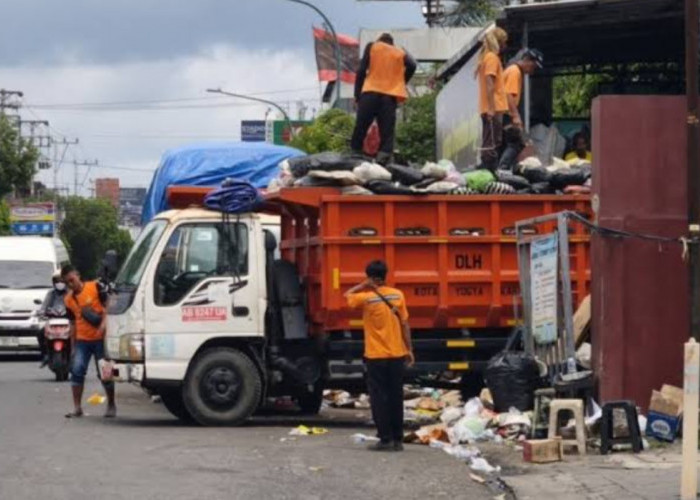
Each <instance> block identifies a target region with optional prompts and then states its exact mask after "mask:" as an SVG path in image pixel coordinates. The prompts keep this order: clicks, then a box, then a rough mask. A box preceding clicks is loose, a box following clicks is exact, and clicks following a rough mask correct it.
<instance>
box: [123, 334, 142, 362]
mask: <svg viewBox="0 0 700 500" xmlns="http://www.w3.org/2000/svg"><path fill="white" fill-rule="evenodd" d="M119 359H123V360H126V361H143V333H128V334H126V335H122V336H121V337H119Z"/></svg>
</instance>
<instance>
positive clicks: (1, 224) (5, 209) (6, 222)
mask: <svg viewBox="0 0 700 500" xmlns="http://www.w3.org/2000/svg"><path fill="white" fill-rule="evenodd" d="M11 232H12V231H11V228H10V206H9V205H8V204H7V202H5V201H1V200H0V236H9V235H10V234H11Z"/></svg>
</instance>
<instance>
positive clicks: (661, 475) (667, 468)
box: [492, 443, 681, 500]
mask: <svg viewBox="0 0 700 500" xmlns="http://www.w3.org/2000/svg"><path fill="white" fill-rule="evenodd" d="M498 455H499V456H498V458H495V459H494V460H495V461H496V463H500V464H501V465H502V467H503V474H502V477H503V479H504V480H505V482H506V483H507V484H508V485H510V486H511V487H512V488H513V489H514V490H515V493H516V495H517V498H518V500H535V499H537V500H542V499H551V500H554V499H556V500H608V499H611V500H633V499H634V500H639V499H645V500H646V499H648V500H665V499H674V498H678V496H679V490H680V475H681V453H680V443H678V444H674V445H672V446H669V447H667V448H663V449H652V450H649V451H645V452H643V453H641V454H639V455H634V454H632V453H629V452H618V453H614V454H611V455H607V456H602V455H599V454H597V452H596V450H589V454H588V455H587V456H585V457H582V458H581V457H578V456H576V455H567V456H566V459H565V461H564V462H559V463H554V464H543V465H534V464H527V463H524V462H523V461H522V457H521V455H520V454H519V452H517V451H515V450H512V451H509V452H508V456H506V455H504V454H501V453H498ZM492 456H493V455H492Z"/></svg>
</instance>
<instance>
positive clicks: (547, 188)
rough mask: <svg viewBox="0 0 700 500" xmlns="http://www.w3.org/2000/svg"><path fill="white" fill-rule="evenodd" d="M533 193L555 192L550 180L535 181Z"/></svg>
mask: <svg viewBox="0 0 700 500" xmlns="http://www.w3.org/2000/svg"><path fill="white" fill-rule="evenodd" d="M531 189H532V193H533V194H553V193H554V189H553V188H552V185H551V184H550V183H549V182H535V183H533V184H532V188H531Z"/></svg>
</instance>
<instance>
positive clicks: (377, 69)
mask: <svg viewBox="0 0 700 500" xmlns="http://www.w3.org/2000/svg"><path fill="white" fill-rule="evenodd" d="M415 72H416V62H415V61H414V60H413V58H412V57H411V56H410V55H409V54H408V53H407V52H406V51H404V50H402V49H399V48H398V47H394V38H393V37H392V36H391V35H390V34H389V33H384V34H382V35H381V36H380V37H379V39H378V40H377V41H376V42H372V43H368V44H367V47H365V52H364V55H363V56H362V61H361V62H360V68H359V69H358V70H357V78H356V80H355V102H356V103H357V120H356V122H355V130H354V131H353V134H352V141H351V144H350V145H351V147H352V150H353V151H354V152H355V153H358V154H362V152H363V143H364V140H365V136H366V135H367V130H368V129H369V127H370V126H371V125H372V122H373V121H374V120H377V125H378V126H379V141H380V142H379V153H378V154H377V161H378V162H379V163H383V164H386V163H390V162H391V157H392V155H393V153H394V128H395V126H396V107H397V105H398V103H400V102H403V101H405V100H406V98H407V97H408V91H407V89H406V84H407V83H408V82H409V80H410V79H411V78H412V77H413V74H414V73H415Z"/></svg>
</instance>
